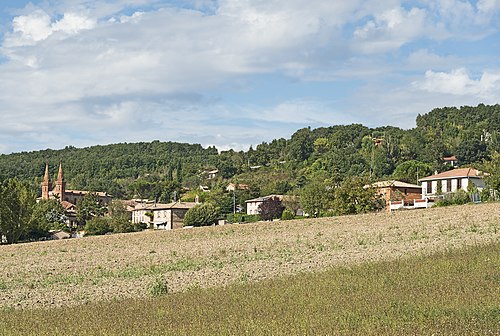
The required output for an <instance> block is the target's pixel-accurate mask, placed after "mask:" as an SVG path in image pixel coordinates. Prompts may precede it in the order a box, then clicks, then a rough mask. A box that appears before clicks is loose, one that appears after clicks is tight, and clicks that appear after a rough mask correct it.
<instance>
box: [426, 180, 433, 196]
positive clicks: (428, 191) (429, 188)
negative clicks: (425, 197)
mask: <svg viewBox="0 0 500 336" xmlns="http://www.w3.org/2000/svg"><path fill="white" fill-rule="evenodd" d="M426 193H427V194H432V182H431V181H428V182H427V192H426Z"/></svg>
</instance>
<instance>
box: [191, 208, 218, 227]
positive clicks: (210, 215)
mask: <svg viewBox="0 0 500 336" xmlns="http://www.w3.org/2000/svg"><path fill="white" fill-rule="evenodd" d="M218 216H219V211H218V209H217V208H216V207H215V206H214V205H213V204H211V203H204V204H200V205H197V206H195V207H194V208H191V209H189V210H188V211H187V212H186V215H185V216H184V225H185V226H207V225H212V224H215V221H216V220H217V218H218Z"/></svg>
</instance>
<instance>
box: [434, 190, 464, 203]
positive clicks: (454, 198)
mask: <svg viewBox="0 0 500 336" xmlns="http://www.w3.org/2000/svg"><path fill="white" fill-rule="evenodd" d="M470 201H471V199H470V196H469V194H468V193H467V192H465V191H464V190H462V189H459V190H457V191H455V192H452V193H446V194H444V195H443V196H442V197H441V198H440V199H438V200H437V201H436V202H435V206H448V205H462V204H467V203H469V202H470Z"/></svg>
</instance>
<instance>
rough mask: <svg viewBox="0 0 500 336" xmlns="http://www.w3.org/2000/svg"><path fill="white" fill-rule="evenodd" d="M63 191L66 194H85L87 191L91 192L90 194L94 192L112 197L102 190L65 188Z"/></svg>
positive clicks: (101, 195) (100, 195)
mask: <svg viewBox="0 0 500 336" xmlns="http://www.w3.org/2000/svg"><path fill="white" fill-rule="evenodd" d="M64 193H65V194H66V195H68V194H75V195H87V194H89V193H92V194H96V195H97V196H99V197H112V196H111V195H110V194H108V193H107V192H103V191H86V190H65V191H64Z"/></svg>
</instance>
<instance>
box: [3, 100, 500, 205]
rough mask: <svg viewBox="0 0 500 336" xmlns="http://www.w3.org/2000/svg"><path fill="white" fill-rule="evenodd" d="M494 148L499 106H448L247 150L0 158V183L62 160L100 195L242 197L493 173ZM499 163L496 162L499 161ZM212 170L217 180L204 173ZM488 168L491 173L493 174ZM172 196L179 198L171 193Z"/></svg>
mask: <svg viewBox="0 0 500 336" xmlns="http://www.w3.org/2000/svg"><path fill="white" fill-rule="evenodd" d="M499 152H500V105H493V106H487V105H483V104H480V105H478V106H476V107H469V106H464V107H461V108H455V107H445V108H438V109H434V110H432V111H431V112H429V113H427V114H424V115H419V116H417V119H416V127H415V128H413V129H409V130H403V129H400V128H397V127H392V126H385V127H377V128H369V127H366V126H363V125H360V124H352V125H337V126H331V127H322V128H317V129H311V128H303V129H299V130H298V131H296V132H295V133H294V134H293V135H292V136H291V138H290V139H283V138H282V139H275V140H273V141H271V142H269V143H267V142H263V143H261V144H259V145H257V146H256V147H255V148H252V147H250V148H249V149H248V150H247V151H239V152H237V151H233V150H229V151H222V152H219V151H218V150H217V149H216V148H215V147H208V148H203V147H202V146H201V145H197V144H182V143H173V142H160V141H153V142H150V143H122V144H113V145H106V146H92V147H88V148H75V147H72V146H68V147H66V148H64V149H61V150H51V149H47V150H43V151H34V152H23V153H15V154H9V155H0V181H3V180H6V179H8V178H12V177H17V178H18V179H20V180H22V181H24V182H27V183H29V184H31V185H32V186H33V187H34V188H35V189H34V190H38V189H39V186H40V182H41V179H42V177H43V173H44V168H45V163H46V162H47V163H48V164H49V169H50V173H51V175H52V176H53V178H55V175H56V173H57V167H58V165H59V163H60V162H62V163H63V167H64V173H65V178H66V181H67V183H68V186H67V187H68V189H80V190H91V191H106V192H108V193H111V194H112V195H114V197H115V198H132V197H140V198H150V199H153V198H156V199H158V200H160V201H169V200H170V199H172V198H173V197H176V196H182V195H183V194H184V195H186V197H189V195H190V194H191V195H192V194H193V192H191V193H190V190H195V189H198V188H199V186H200V185H206V186H208V187H209V188H210V189H212V190H214V191H221V192H222V190H223V187H224V186H225V185H226V184H227V182H228V181H232V182H236V183H241V184H247V185H249V186H250V190H247V191H246V192H245V193H244V194H241V195H239V201H240V202H242V201H244V198H249V197H255V196H259V195H268V194H285V193H291V194H293V193H294V192H297V190H299V189H300V188H304V187H306V186H312V185H314V184H318V183H319V184H322V185H327V186H331V187H339V186H341V185H342V183H343V182H345V181H350V182H349V183H352V181H351V179H352V178H360V177H362V178H363V180H364V181H375V180H380V179H385V178H396V179H400V180H403V181H407V182H412V183H416V182H417V179H418V178H419V177H423V176H425V175H428V174H432V173H433V172H434V171H436V170H437V171H442V170H445V169H449V168H450V167H449V166H446V165H443V158H444V157H446V156H451V155H455V156H456V157H457V159H458V162H459V165H461V166H467V165H473V166H477V167H478V168H482V169H486V170H488V169H490V170H494V169H497V168H496V167H498V153H499ZM495 160H496V161H495ZM215 169H217V170H218V171H219V173H218V175H217V178H215V179H208V178H207V174H206V173H207V172H208V171H210V170H215ZM492 173H494V172H492ZM174 195H175V196H174Z"/></svg>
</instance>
